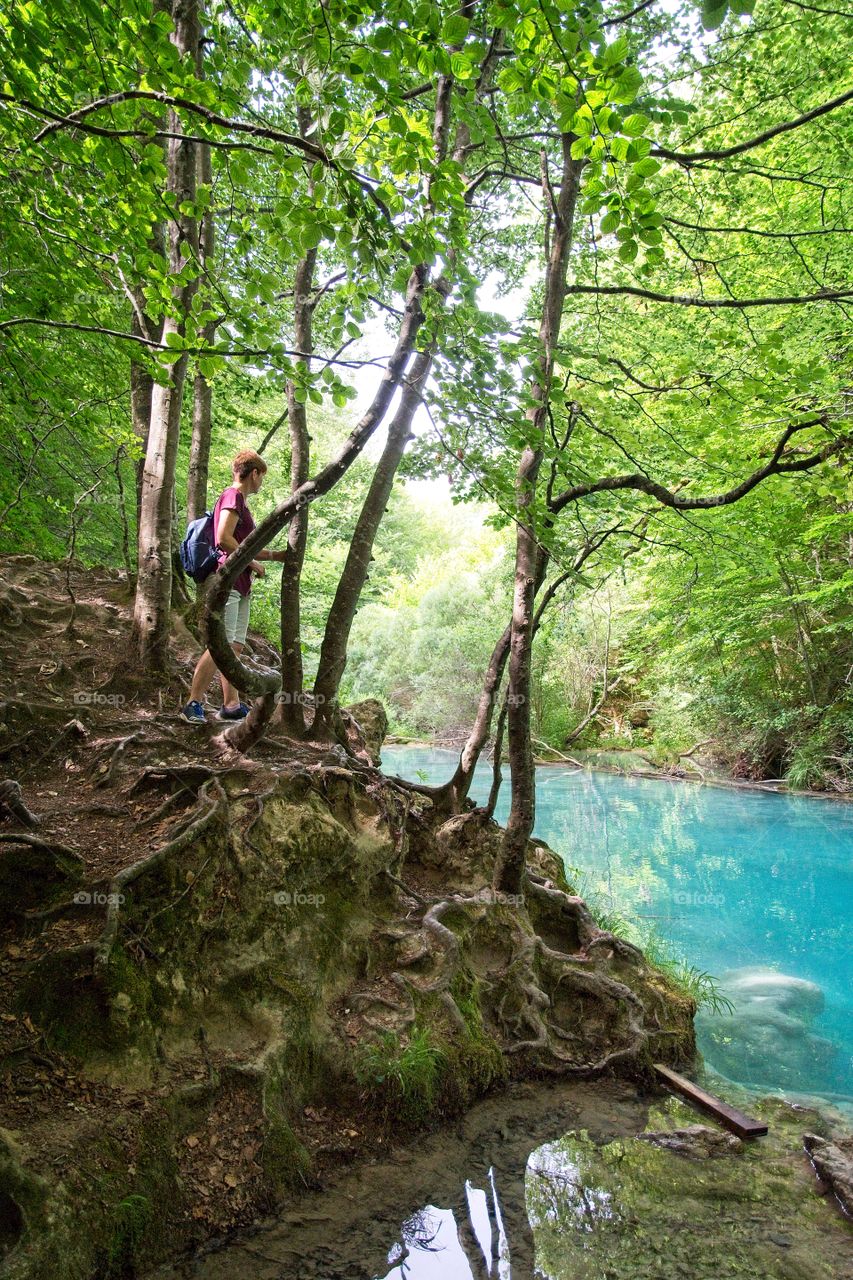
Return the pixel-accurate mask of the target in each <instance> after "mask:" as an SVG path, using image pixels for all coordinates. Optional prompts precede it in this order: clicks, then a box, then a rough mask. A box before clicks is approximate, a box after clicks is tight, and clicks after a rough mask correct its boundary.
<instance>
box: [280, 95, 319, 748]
mask: <svg viewBox="0 0 853 1280" xmlns="http://www.w3.org/2000/svg"><path fill="white" fill-rule="evenodd" d="M297 114H298V122H299V132H300V134H301V136H302V137H303V138H305V137H307V136H308V133H309V130H310V128H311V115H310V112H309V111H308V110H307V108H305V107H299V108H298V113H297ZM312 189H313V188H312ZM316 262H317V250H316V249H309V250H308V252H307V253H306V255H305V257H304V258H302V259H301V261H300V262H299V264H298V266H297V268H296V276H295V279H294V301H293V336H294V339H295V342H296V350H297V351H304V352H305V353H306V359H304V360H298V361H297V367H302V368H304V369H305V370H306V371H307V369H308V368H309V367H310V364H311V361H310V353H311V352H312V351H313V343H314V333H313V319H314V303H313V301H312V299H311V286H312V284H313V281H314V268H315V265H316ZM287 423H288V430H289V432H290V487H291V489H292V490H293V492H294V493H295V492H296V490H297V489H298V488H299V487H300V485H303V484H304V483H305V481H306V480H307V479H308V475H309V469H310V459H311V437H310V435H309V433H308V414H307V410H306V406H305V401H304V400H298V399H297V398H296V382H295V381H294V379H292V378H289V379H288V382H287ZM308 511H309V508H308V506H307V505H306V506H303V507H300V508H299V510H298V511H297V512H296V514H295V515H294V517H293V519H292V520H291V522H290V526H289V528H288V531H287V547H286V550H285V559H284V564H283V565H282V570H281V677H282V687H281V702H280V703H279V707H278V711H277V714H276V719H277V721H278V723H279V724H281V726H282V728H283V729H284V730H285V732H287V733H289V734H291V735H293V736H294V737H302V735H303V734H304V732H305V706H304V699H303V686H304V680H305V677H304V671H303V666H302V618H301V611H300V586H301V581H302V566H303V564H304V563H305V548H306V546H307V544H308Z"/></svg>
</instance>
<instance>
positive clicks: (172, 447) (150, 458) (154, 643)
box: [133, 0, 200, 670]
mask: <svg viewBox="0 0 853 1280" xmlns="http://www.w3.org/2000/svg"><path fill="white" fill-rule="evenodd" d="M172 20H173V22H174V27H175V29H174V32H173V33H172V36H171V39H172V41H173V42H174V44H175V45H176V46H177V48H178V51H179V52H180V53H181V54H182V55H184V56H187V55H189V57H191V58H192V60H193V62H195V61H196V59H197V58H198V48H199V38H200V30H199V15H198V5H197V3H196V0H174V4H173V6H172ZM169 132H170V134H172V135H173V136H172V137H170V138H169V142H168V147H167V173H168V176H167V183H166V197H167V200H168V202H169V204H170V206H171V207H172V208H173V209H174V213H173V215H172V217H171V218H170V219H169V222H168V226H167V232H166V241H167V251H168V256H169V270H170V272H172V273H173V274H177V273H178V272H180V270H181V268H182V267H183V266H184V262H185V260H184V256H183V254H182V251H181V250H182V246H183V245H188V246H189V249H190V252H191V254H192V255H196V254H197V253H198V235H197V227H196V223H195V220H194V219H192V218H188V217H186V216H185V215H183V214H181V213H180V212H179V208H180V205H181V204H182V203H183V202H184V201H192V200H193V198H194V195H195V190H196V156H195V143H194V142H192V141H191V140H190V139H188V138H186V137H184V136H183V134H182V126H181V121H180V118H179V117H178V116H177V114H176V113H175V112H170V113H169ZM195 287H196V285H195V282H190V283H186V284H178V285H176V286H175V287H174V289H173V290H172V313H171V314H170V315H167V316H166V318H165V320H164V322H163V335H162V340H163V342H164V343H167V342H168V339H169V335H170V334H177V335H179V336H183V332H184V321H185V317H186V315H187V312H188V310H189V306H190V302H191V301H192V295H193V293H194V292H195ZM186 370H187V357H186V356H185V355H182V356H180V357H179V359H178V360H177V361H176V363H175V364H174V365H173V366H172V371H171V377H170V379H169V382H168V383H167V385H165V386H162V385H161V384H159V383H155V385H154V387H153V390H152V395H151V417H150V425H149V430H148V443H147V448H146V453H145V467H144V470H143V476H142V499H141V504H140V513H139V566H138V573H139V576H138V579H137V586H136V602H135V607H134V616H133V624H134V639H135V643H136V647H137V651H138V654H139V658H140V661H141V662H142V664H143V665H144V666H146V667H147V668H149V669H152V670H163V669H165V668H166V666H167V661H168V648H169V626H170V614H171V596H172V561H171V525H172V499H173V496H174V490H175V461H176V458H177V453H178V439H179V435H180V423H181V399H182V393H183V388H184V381H185V378H186Z"/></svg>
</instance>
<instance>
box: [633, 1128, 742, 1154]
mask: <svg viewBox="0 0 853 1280" xmlns="http://www.w3.org/2000/svg"><path fill="white" fill-rule="evenodd" d="M640 1140H641V1141H642V1142H650V1143H651V1144H652V1146H654V1147H661V1148H662V1150H664V1151H674V1152H675V1153H676V1155H681V1156H690V1157H691V1158H692V1159H694V1160H706V1159H708V1157H710V1156H725V1155H731V1153H732V1152H733V1151H740V1149H741V1148H742V1147H743V1143H742V1142H741V1140H740V1138H737V1137H735V1135H734V1134H733V1133H724V1132H723V1130H722V1129H711V1128H709V1126H708V1125H706V1124H690V1125H687V1127H686V1128H684V1129H665V1130H663V1131H662V1132H660V1133H654V1132H652V1133H641V1134H640Z"/></svg>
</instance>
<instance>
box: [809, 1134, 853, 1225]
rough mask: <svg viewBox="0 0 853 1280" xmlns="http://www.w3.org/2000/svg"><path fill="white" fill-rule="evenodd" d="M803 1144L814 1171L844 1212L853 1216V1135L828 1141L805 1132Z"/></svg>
mask: <svg viewBox="0 0 853 1280" xmlns="http://www.w3.org/2000/svg"><path fill="white" fill-rule="evenodd" d="M803 1145H804V1147H805V1149H806V1151H808V1153H809V1156H810V1157H811V1162H812V1164H813V1165H814V1167H815V1172H816V1173H817V1176H818V1177H819V1178H820V1179H821V1181H822V1182H825V1183H826V1184H827V1186H829V1187H830V1188H831V1189H832V1191H833V1192H834V1194H835V1196H836V1198H837V1200H838V1203H839V1204H840V1205H841V1207H842V1209H843V1210H844V1212H845V1213H846V1214H848V1215H849V1216H850V1217H851V1218H853V1136H851V1137H848V1138H836V1139H835V1140H834V1141H830V1140H829V1139H827V1138H821V1137H819V1136H818V1135H817V1134H816V1133H807V1134H806V1135H805V1136H804V1138H803Z"/></svg>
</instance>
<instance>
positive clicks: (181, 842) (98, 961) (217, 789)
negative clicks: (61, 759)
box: [95, 778, 227, 974]
mask: <svg viewBox="0 0 853 1280" xmlns="http://www.w3.org/2000/svg"><path fill="white" fill-rule="evenodd" d="M226 805H227V799H226V796H225V792H224V791H223V790H222V787H221V786H220V784H219V781H218V779H217V778H210V779H209V780H208V782H206V783H205V785H204V786H203V787H202V789H201V792H200V793H199V806H198V808H199V809H200V810H201V812H199V813H197V814H196V815H195V816H194V817H193V818H192V820H191V821H190V822H189V823H187V824H186V826H184V827H183V828H182V829H181V830H180V831H179V832H178V834H177V835H175V836H173V837H172V839H171V840H169V841H168V842H167V843H166V844H164V845H163V846H162V847H161V848H159V849H157V850H155V852H154V853H151V854H149V855H148V856H147V857H146V858H140V859H139V861H138V862H134V863H132V865H131V866H129V867H125V868H124V869H123V870H122V871H120V872H119V873H118V875H117V876H114V877H113V879H112V881H111V882H110V892H109V899H108V906H107V919H106V924H105V926H104V931H103V933H102V934H101V937H100V938H99V939H98V943H97V947H96V955H95V972H96V974H102V973H103V971H104V969H105V967H106V965H107V963H108V962H109V957H110V952H111V950H112V947H113V944H114V942H115V940H116V936H117V934H118V928H119V913H120V910H121V903H122V902H123V901H124V890H125V889H126V888H127V887H128V886H129V885H131V884H132V883H133V882H134V880H138V879H139V877H140V876H141V875H144V874H146V873H148V872H149V871H152V870H154V868H155V867H157V866H159V865H160V863H162V862H165V861H166V859H167V858H170V857H173V856H174V855H175V854H177V853H180V852H181V851H182V850H183V849H186V848H189V846H191V845H192V844H194V843H195V842H196V841H197V840H198V839H199V838H200V837H201V836H202V835H203V834H204V832H205V831H206V830H207V829H208V828H209V827H210V826H212V825H213V823H214V822H215V821H216V819H217V818H218V817H219V815H220V814H221V813H222V812H223V811H224V809H225V807H226Z"/></svg>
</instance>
